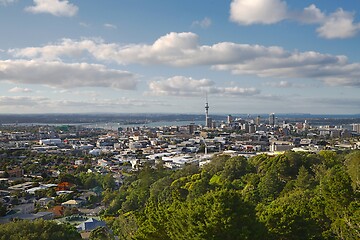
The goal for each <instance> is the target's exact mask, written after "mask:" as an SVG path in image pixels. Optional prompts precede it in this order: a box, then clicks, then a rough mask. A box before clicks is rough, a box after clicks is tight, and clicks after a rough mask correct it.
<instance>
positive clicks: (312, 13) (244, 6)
mask: <svg viewBox="0 0 360 240" xmlns="http://www.w3.org/2000/svg"><path fill="white" fill-rule="evenodd" d="M230 20H231V21H233V22H236V23H238V24H240V25H251V24H274V23H278V22H280V21H283V20H293V21H297V22H299V23H302V24H316V25H319V27H318V28H317V30H316V31H317V33H318V34H319V36H320V37H323V38H327V39H334V38H349V37H353V36H355V35H356V34H357V33H358V32H359V31H360V23H355V22H354V13H352V12H347V11H344V10H343V9H341V8H339V9H337V10H336V11H335V12H333V13H330V14H328V15H326V14H325V13H324V12H322V11H321V10H320V9H319V8H317V7H316V6H315V5H314V4H311V5H310V6H308V7H306V8H304V9H303V10H302V11H290V10H289V9H288V7H287V4H286V2H285V1H283V0H233V1H232V2H231V5H230Z"/></svg>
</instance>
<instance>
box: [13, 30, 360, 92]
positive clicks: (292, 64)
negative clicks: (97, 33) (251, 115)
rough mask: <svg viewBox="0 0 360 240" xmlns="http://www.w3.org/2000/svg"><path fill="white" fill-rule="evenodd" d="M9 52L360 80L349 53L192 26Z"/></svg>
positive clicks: (328, 81)
mask: <svg viewBox="0 0 360 240" xmlns="http://www.w3.org/2000/svg"><path fill="white" fill-rule="evenodd" d="M9 53H10V54H12V55H13V56H14V57H19V58H30V59H41V60H44V61H45V60H46V61H49V60H51V61H54V60H59V59H61V58H63V57H67V58H79V57H80V56H81V57H84V56H88V57H89V56H90V57H91V58H95V59H97V60H98V61H106V62H108V61H113V62H116V63H118V64H121V65H124V64H145V65H156V64H160V65H168V66H174V67H188V66H209V67H211V68H212V69H214V70H225V71H230V72H232V73H233V74H238V75H254V76H259V77H275V78H307V79H316V80H321V81H322V82H324V83H326V84H330V85H344V86H358V87H359V86H360V63H349V62H348V59H347V57H346V56H336V55H330V54H323V53H319V52H313V51H307V52H298V51H292V52H290V51H287V50H285V49H283V48H281V47H278V46H262V45H249V44H239V43H232V42H220V43H216V44H213V45H200V44H199V42H198V36H197V35H196V34H194V33H191V32H183V33H174V32H172V33H169V34H166V35H164V36H162V37H160V38H159V39H157V40H156V41H155V42H154V43H153V44H130V45H119V44H116V43H109V44H108V43H104V42H103V41H97V40H93V39H83V40H80V41H75V40H71V39H63V40H62V41H61V42H59V43H56V44H49V45H46V46H43V47H31V48H24V49H11V50H9Z"/></svg>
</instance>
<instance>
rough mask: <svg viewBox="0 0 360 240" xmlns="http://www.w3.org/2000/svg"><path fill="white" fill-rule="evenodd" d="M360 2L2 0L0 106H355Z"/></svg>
mask: <svg viewBox="0 0 360 240" xmlns="http://www.w3.org/2000/svg"><path fill="white" fill-rule="evenodd" d="M359 90H360V0H347V1H337V0H318V1H314V0H313V1H308V0H303V1H298V0H196V1H194V0H152V1H150V0H106V1H103V0H102V1H101V0H91V1H86V0H33V1H31V0H0V113H3V114H5V113H181V114H184V113H185V114H186V113H191V114H194V113H195V114H202V113H204V107H205V102H206V98H207V99H208V102H209V106H210V109H209V113H210V115H211V114H212V113H214V114H215V113H216V114H237V113H238V114H240V113H241V114H263V113H310V114H359V113H360V94H359V93H360V91H359Z"/></svg>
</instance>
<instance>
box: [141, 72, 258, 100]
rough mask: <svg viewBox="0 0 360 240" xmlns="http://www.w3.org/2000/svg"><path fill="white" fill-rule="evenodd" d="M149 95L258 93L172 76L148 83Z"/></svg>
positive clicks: (234, 94) (235, 94) (211, 82)
mask: <svg viewBox="0 0 360 240" xmlns="http://www.w3.org/2000/svg"><path fill="white" fill-rule="evenodd" d="M149 89H150V92H149V93H148V94H150V95H156V96H192V97H195V96H201V95H203V94H204V93H209V94H214V95H222V96H241V95H255V94H258V93H259V91H258V90H257V89H255V88H240V87H237V86H234V87H226V88H222V87H216V86H214V82H213V81H211V80H209V79H199V80H197V79H193V78H190V77H184V76H174V77H171V78H168V79H165V80H160V81H151V82H150V83H149Z"/></svg>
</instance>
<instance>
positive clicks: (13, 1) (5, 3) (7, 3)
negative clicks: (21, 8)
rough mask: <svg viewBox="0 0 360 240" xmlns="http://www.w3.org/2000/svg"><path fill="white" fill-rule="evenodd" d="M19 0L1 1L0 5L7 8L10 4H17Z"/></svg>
mask: <svg viewBox="0 0 360 240" xmlns="http://www.w3.org/2000/svg"><path fill="white" fill-rule="evenodd" d="M17 1H18V0H0V5H3V6H7V5H9V4H12V3H15V2H17Z"/></svg>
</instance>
